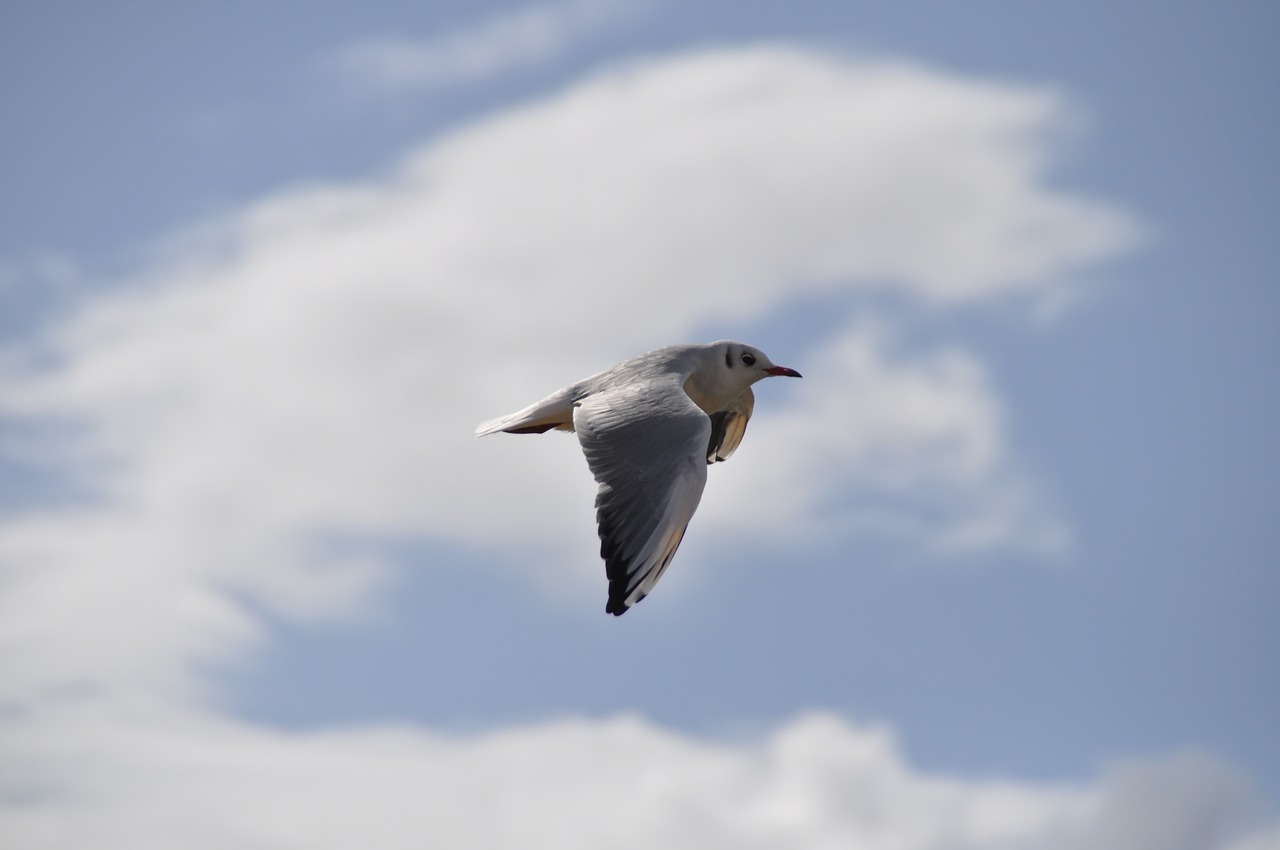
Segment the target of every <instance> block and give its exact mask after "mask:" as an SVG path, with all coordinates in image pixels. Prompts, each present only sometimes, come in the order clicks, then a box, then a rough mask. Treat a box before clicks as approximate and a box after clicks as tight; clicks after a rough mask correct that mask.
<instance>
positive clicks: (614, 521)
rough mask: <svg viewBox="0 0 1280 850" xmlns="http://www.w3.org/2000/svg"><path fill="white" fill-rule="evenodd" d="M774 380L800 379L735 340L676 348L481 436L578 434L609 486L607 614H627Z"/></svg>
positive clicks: (484, 426)
mask: <svg viewBox="0 0 1280 850" xmlns="http://www.w3.org/2000/svg"><path fill="white" fill-rule="evenodd" d="M771 375H788V376H792V377H797V378H798V377H800V375H799V373H798V372H796V371H795V370H793V369H788V368H786V367H783V366H774V365H773V363H771V362H770V361H769V358H768V357H766V356H765V355H764V353H763V352H761V351H759V350H758V349H755V348H752V347H751V346H748V345H743V344H742V343H739V342H733V341H731V340H721V341H719V342H712V343H705V344H700V345H673V346H668V347H666V348H659V349H657V350H655V351H650V352H649V353H647V354H642V355H640V356H639V357H636V358H633V359H631V360H627V361H625V362H623V363H619V364H618V365H617V366H614V367H612V368H610V369H606V370H605V371H603V372H600V373H598V374H595V375H592V376H591V377H589V378H586V379H584V380H581V381H578V382H577V383H575V384H570V385H569V386H567V387H564V388H563V389H560V390H557V391H556V392H554V393H552V394H551V395H549V396H547V397H546V398H544V399H542V400H541V401H538V402H535V403H534V404H531V405H529V406H528V407H526V408H524V409H523V410H520V411H517V412H515V413H512V414H510V415H509V416H502V417H498V418H497V419H490V420H488V421H486V422H482V423H480V425H479V426H478V427H477V428H476V436H481V437H482V436H485V435H486V434H493V433H495V432H498V431H506V432H508V433H514V434H530V433H542V432H544V431H548V430H551V429H553V428H554V429H558V430H564V431H576V432H577V433H578V440H579V442H580V443H581V444H582V450H583V454H584V455H586V458H587V463H588V465H589V466H590V467H591V471H592V473H593V474H594V475H595V478H596V481H597V482H599V484H600V490H599V492H598V493H597V495H596V518H597V522H598V524H599V529H600V540H601V549H600V554H601V557H603V558H604V559H605V565H606V572H607V574H608V577H609V603H608V605H607V606H606V609H605V610H606V611H608V612H609V613H611V614H622V613H624V612H625V611H626V610H627V609H628V608H630V607H631V606H632V605H634V604H635V603H637V602H639V601H640V600H641V599H643V598H644V597H645V595H647V594H648V592H649V591H650V590H651V589H652V588H653V585H654V584H656V583H657V581H658V579H659V578H661V577H662V574H663V572H664V571H665V570H666V568H667V566H668V564H670V563H671V558H672V557H673V556H674V555H675V552H676V548H677V547H678V546H679V545H680V540H681V539H682V538H683V536H684V530H685V527H686V526H687V525H688V524H689V520H690V519H691V518H692V517H693V512H694V510H696V509H697V507H698V502H699V500H700V499H701V497H702V490H703V487H704V486H705V484H706V478H707V466H708V465H709V464H711V463H714V462H716V461H720V460H725V459H726V458H728V457H729V456H730V455H731V454H733V451H734V450H735V449H736V448H737V447H738V443H739V442H741V440H742V436H743V434H744V433H745V431H746V426H747V420H748V419H750V417H751V412H752V409H753V407H754V405H755V397H754V395H753V393H752V392H751V385H752V384H754V383H756V382H757V381H759V380H761V379H762V378H767V377H769V376H771Z"/></svg>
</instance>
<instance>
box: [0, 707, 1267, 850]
mask: <svg viewBox="0 0 1280 850" xmlns="http://www.w3.org/2000/svg"><path fill="white" fill-rule="evenodd" d="M87 709H88V707H87V706H84V705H81V706H75V705H68V704H66V703H65V702H64V703H63V704H62V705H61V706H59V707H57V708H55V709H54V710H53V711H50V712H42V713H41V714H39V715H32V716H28V717H23V718H21V719H19V720H18V721H16V722H15V721H13V720H12V719H10V722H9V725H10V727H11V728H13V727H16V729H15V730H14V731H18V732H20V733H21V734H18V735H7V736H6V738H5V744H4V752H3V755H4V762H3V764H4V766H5V768H4V769H5V774H6V778H5V780H4V784H3V786H2V787H0V799H2V800H3V801H4V804H3V805H2V806H0V833H3V834H4V835H5V836H6V839H7V841H8V842H9V843H10V846H14V847H21V848H24V850H35V848H62V847H84V846H93V847H95V848H101V849H102V850H112V848H130V849H132V848H136V847H144V846H155V847H184V848H203V847H208V848H224V847H306V848H313V849H314V850H323V848H348V847H357V846H359V847H379V848H384V850H393V849H394V848H398V847H423V846H432V847H435V846H442V847H451V848H459V850H463V848H470V847H475V848H486V850H487V848H492V847H521V848H530V850H536V848H555V850H572V848H592V850H594V848H599V847H610V848H630V847H636V848H650V847H672V848H685V847H687V848H698V850H713V848H721V847H723V848H734V850H741V849H742V848H759V850H764V848H787V850H792V848H845V847H861V848H867V850H958V848H974V847H981V848H990V850H1000V849H1001V848H1009V850H1012V848H1021V850H1085V848H1089V850H1110V848H1116V850H1119V848H1124V850H1216V848H1225V847H1226V846H1227V843H1228V842H1230V841H1232V840H1235V839H1242V838H1244V837H1245V836H1247V835H1248V831H1249V830H1250V829H1251V828H1255V827H1256V824H1257V820H1256V818H1257V812H1256V811H1255V808H1254V806H1255V803H1254V801H1252V800H1251V798H1250V796H1249V793H1248V791H1247V789H1245V788H1244V787H1243V786H1242V783H1241V782H1240V780H1239V778H1238V777H1236V776H1235V775H1233V774H1232V773H1230V772H1229V771H1228V770H1226V769H1225V768H1224V767H1223V766H1222V765H1220V764H1218V763H1216V762H1213V761H1211V760H1208V759H1205V758H1203V757H1193V756H1180V757H1175V758H1173V759H1169V760H1164V761H1152V762H1141V763H1134V764H1131V765H1126V766H1122V767H1121V768H1119V769H1118V770H1116V771H1114V772H1111V773H1109V774H1107V775H1105V776H1104V778H1103V779H1102V780H1101V781H1099V782H1096V783H1092V784H1087V785H1086V784H1075V785H1065V784H1036V783H1025V782H1023V783H1019V782H1009V781H1001V780H993V779H986V780H983V779H961V778H957V777H952V776H947V775H942V774H937V773H931V772H927V771H922V770H919V769H918V768H915V767H913V766H912V765H911V764H909V763H908V762H906V761H905V760H904V758H903V756H902V754H901V752H900V750H899V747H898V745H897V742H896V741H895V740H894V738H893V737H892V735H891V734H890V733H889V732H888V731H887V730H886V729H884V728H875V727H857V726H851V725H849V724H847V723H846V722H844V721H842V720H840V719H839V718H836V717H833V716H830V715H823V714H814V715H810V716H806V717H801V718H799V719H796V720H795V721H793V722H790V723H787V724H784V725H782V726H780V727H778V728H777V729H775V730H774V731H772V732H770V733H769V734H767V735H765V736H763V737H761V738H759V739H752V740H739V741H721V742H715V741H707V740H700V739H697V738H692V737H688V736H685V735H681V734H677V733H674V732H671V731H669V730H666V729H663V728H660V727H657V726H654V725H653V724H651V723H649V722H647V721H644V720H641V719H638V718H629V717H620V718H615V719H612V720H604V721H592V720H565V721H561V722H555V723H546V724H541V725H537V726H526V727H515V728H509V729H505V730H501V731H496V732H491V733H485V734H478V735H465V736H459V735H449V736H446V735H440V734H432V733H429V732H425V731H422V730H419V729H415V728H412V727H395V726H381V727H374V728H363V729H347V730H343V731H327V732H311V733H281V732H273V731H268V730H263V729H254V728H251V727H247V726H245V725H242V724H237V723H235V722H232V721H228V720H226V719H222V718H217V717H211V716H208V715H202V714H199V713H193V712H183V713H177V714H174V713H169V712H166V711H163V710H155V709H154V707H152V708H151V709H144V708H142V707H140V706H137V705H133V706H129V707H124V706H120V705H111V704H108V705H106V706H103V705H101V704H99V705H97V706H94V707H93V709H92V710H87ZM33 742H39V745H38V746H36V745H33ZM1266 835H1267V834H1266V833H1256V834H1255V839H1256V841H1257V842H1258V843H1256V844H1253V845H1244V846H1249V847H1251V848H1253V847H1257V848H1262V847H1268V846H1269V847H1274V846H1275V844H1274V843H1271V844H1267V843H1266V841H1267V838H1266Z"/></svg>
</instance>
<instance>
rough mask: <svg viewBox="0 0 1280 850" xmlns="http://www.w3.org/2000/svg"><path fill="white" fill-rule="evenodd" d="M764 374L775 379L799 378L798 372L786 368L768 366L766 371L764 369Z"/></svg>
mask: <svg viewBox="0 0 1280 850" xmlns="http://www.w3.org/2000/svg"><path fill="white" fill-rule="evenodd" d="M764 372H765V374H766V375H773V376H775V377H776V376H778V375H785V376H787V377H788V378H799V377H800V373H799V372H797V371H796V370H795V369H788V368H787V367H786V366H770V367H769V368H768V369H765V370H764Z"/></svg>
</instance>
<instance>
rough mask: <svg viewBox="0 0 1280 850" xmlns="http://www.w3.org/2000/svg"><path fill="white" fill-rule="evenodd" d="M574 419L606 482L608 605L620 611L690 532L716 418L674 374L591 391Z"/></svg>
mask: <svg viewBox="0 0 1280 850" xmlns="http://www.w3.org/2000/svg"><path fill="white" fill-rule="evenodd" d="M573 424H574V429H575V430H576V431H577V433H578V440H579V442H580V443H581V444H582V452H583V454H584V455H586V458H587V464H588V465H589V466H590V467H591V473H592V474H593V475H594V476H595V479H596V481H597V482H598V483H599V484H600V488H599V490H598V491H597V493H596V523H597V525H598V527H599V532H600V556H601V557H602V558H604V561H605V572H606V575H607V576H608V579H609V601H608V604H607V605H606V607H605V610H606V611H607V612H609V613H610V614H615V615H620V614H623V613H625V612H626V610H627V609H628V608H630V607H631V606H632V605H634V604H636V603H637V602H639V601H640V600H641V599H643V598H644V597H645V596H646V595H648V593H649V592H650V591H651V590H652V589H653V586H654V585H655V584H657V582H658V579H660V578H661V577H662V575H663V573H664V572H666V569H667V567H668V566H669V565H670V563H671V559H672V558H673V557H674V556H675V553H676V549H677V548H679V546H680V541H681V540H682V539H683V538H684V532H685V528H686V527H687V526H688V524H689V520H690V519H692V517H693V513H694V511H695V510H697V507H698V502H699V501H700V500H701V498H702V490H703V488H704V487H705V485H706V481H707V460H706V453H707V445H708V441H709V440H710V439H711V431H712V427H711V420H710V419H709V418H708V417H707V415H706V414H705V413H703V412H702V410H701V409H700V408H699V407H698V406H697V405H695V404H694V403H693V402H692V401H691V400H690V399H689V397H688V396H687V395H685V393H684V390H683V388H682V387H681V386H680V385H679V383H678V382H677V380H676V378H675V376H672V378H671V379H670V380H663V379H655V380H651V381H649V382H644V383H636V384H629V385H624V386H621V387H616V388H612V389H609V390H607V391H604V392H600V393H596V394H593V395H591V396H589V397H587V398H586V399H584V400H583V401H582V402H581V403H579V404H578V406H577V407H576V408H575V409H574V413H573Z"/></svg>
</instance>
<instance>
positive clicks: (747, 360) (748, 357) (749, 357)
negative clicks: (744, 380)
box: [742, 351, 756, 366]
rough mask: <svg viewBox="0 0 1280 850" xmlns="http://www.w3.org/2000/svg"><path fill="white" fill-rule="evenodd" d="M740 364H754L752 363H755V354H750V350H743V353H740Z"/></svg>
mask: <svg viewBox="0 0 1280 850" xmlns="http://www.w3.org/2000/svg"><path fill="white" fill-rule="evenodd" d="M742 365H743V366H754V365H756V356H755V355H754V354H752V353H751V352H749V351H745V352H743V354H742Z"/></svg>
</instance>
